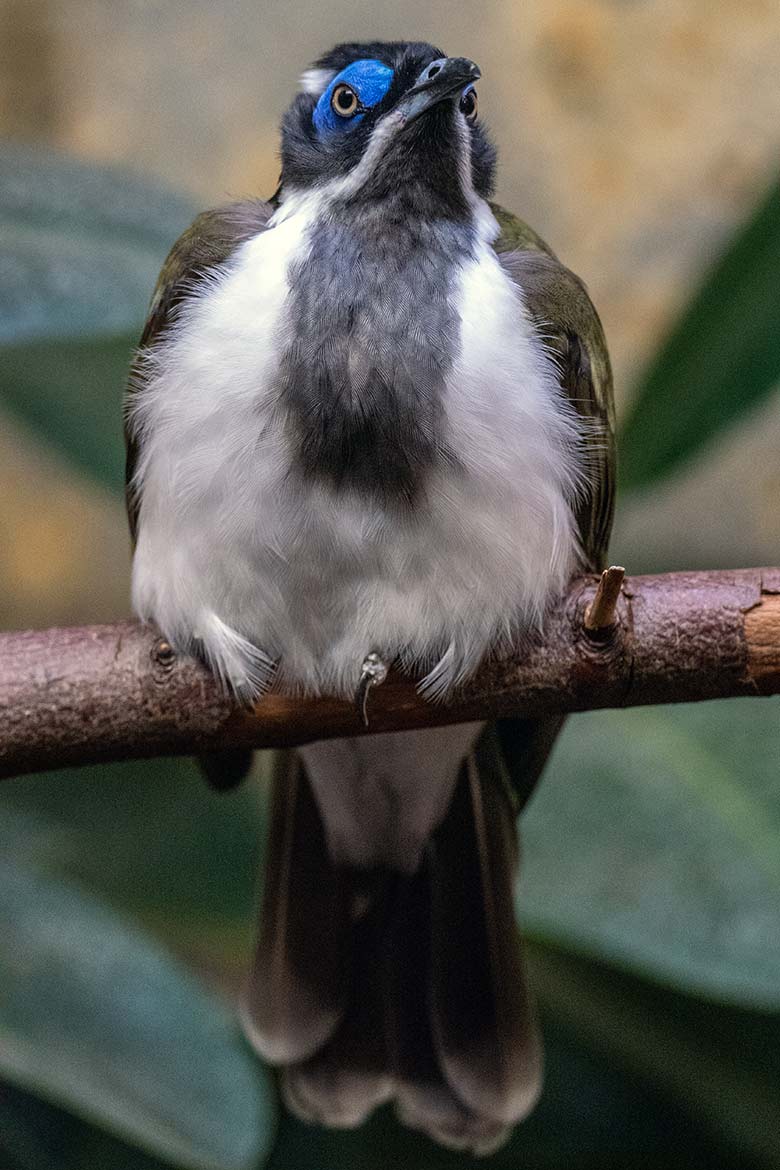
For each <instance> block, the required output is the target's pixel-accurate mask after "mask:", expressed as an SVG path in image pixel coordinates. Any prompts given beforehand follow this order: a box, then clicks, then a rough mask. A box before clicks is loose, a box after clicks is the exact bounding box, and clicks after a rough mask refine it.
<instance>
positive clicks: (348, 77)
mask: <svg viewBox="0 0 780 1170" xmlns="http://www.w3.org/2000/svg"><path fill="white" fill-rule="evenodd" d="M392 80H393V70H392V69H390V68H389V67H388V66H387V65H383V64H382V62H381V61H374V60H366V61H353V62H352V64H351V65H348V66H347V68H346V69H342V71H341V73H339V74H338V76H336V77H334V78H333V81H331V83H330V85H329V86H328V88H327V89H326V90H325V92H324V94H323V95H322V97H321V98H320V100H319V101H318V102H317V105H316V106H315V107H314V113H313V114H312V121H313V122H314V126H315V128H316V130H317V132H318V133H319V134H331V133H333V132H334V131H338V130H345V129H346V128H347V127H348V126H354V125H355V123H357V122H360V121H362V119H363V116H364V115H363V114H362V113H357V114H353V115H352V117H351V118H341V117H339V115H338V114H337V113H336V112H335V110H334V109H333V107H332V106H331V104H330V99H331V97H332V96H333V91H334V89H335V88H336V86H337V85H342V84H344V85H348V86H349V87H350V89H354V91H355V93H356V94H357V96H358V100H359V101H360V105H361V106H365V108H366V109H370V108H371V106H375V105H376V104H377V102H381V100H382V98H383V97H384V96H385V94H386V93H387V91H388V89H389V88H390V85H391V82H392Z"/></svg>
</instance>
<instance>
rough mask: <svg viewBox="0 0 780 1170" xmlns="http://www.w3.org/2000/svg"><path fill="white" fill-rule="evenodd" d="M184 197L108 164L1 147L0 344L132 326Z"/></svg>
mask: <svg viewBox="0 0 780 1170" xmlns="http://www.w3.org/2000/svg"><path fill="white" fill-rule="evenodd" d="M192 217H193V206H192V203H191V202H190V200H188V199H187V198H185V197H184V196H182V195H178V194H174V193H173V192H172V191H170V190H167V189H165V188H164V187H162V186H161V185H160V184H157V183H152V182H148V181H144V180H143V179H141V178H139V177H138V176H136V175H132V174H130V173H129V172H127V171H125V170H122V169H120V168H116V167H106V166H96V165H95V164H94V163H84V162H79V161H78V160H77V159H74V158H70V157H68V156H67V155H63V154H58V153H56V152H55V151H51V150H45V149H43V148H41V147H30V146H21V145H14V144H12V143H8V142H6V143H3V144H2V145H0V238H2V241H3V246H2V266H1V267H0V342H16V341H23V340H29V339H31V338H37V337H44V338H47V339H52V338H55V337H65V338H74V337H79V336H90V337H91V336H95V335H98V334H102V333H107V334H111V333H121V332H125V331H127V330H132V329H136V328H137V327H138V325H139V324H140V323H142V322H143V318H144V314H145V310H146V306H147V304H148V303H149V298H150V296H151V291H152V287H153V286H154V282H155V280H156V279H157V273H158V272H159V270H160V267H161V265H162V261H163V260H164V258H165V255H166V253H167V252H168V249H169V248H170V246H171V244H172V243H173V241H174V240H175V239H176V237H177V236H178V235H179V234H180V232H182V231H183V230H184V228H185V227H186V226H187V224H188V223H189V222H190V220H191V219H192Z"/></svg>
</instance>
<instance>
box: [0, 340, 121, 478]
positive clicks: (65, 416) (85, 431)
mask: <svg viewBox="0 0 780 1170" xmlns="http://www.w3.org/2000/svg"><path fill="white" fill-rule="evenodd" d="M137 341H138V331H136V332H135V333H133V334H121V335H119V336H116V337H115V336H105V337H104V336H97V337H91V338H83V337H80V338H76V339H72V340H71V339H67V338H62V339H60V340H55V341H48V340H44V339H40V340H37V341H30V342H24V343H23V344H21V345H5V346H0V405H2V406H3V407H8V408H10V409H12V410H13V411H14V412H15V413H16V414H17V415H18V416H19V417H20V418H22V419H23V420H24V421H25V422H26V423H27V425H28V426H30V427H31V428H32V429H33V430H35V431H37V433H38V434H39V435H40V436H41V437H42V438H44V439H45V440H46V441H47V442H48V443H49V444H50V445H51V446H52V447H53V448H54V449H55V450H56V451H59V452H60V454H62V455H64V456H65V457H66V458H67V460H68V461H69V462H70V463H72V464H74V465H75V466H76V467H78V468H79V470H80V471H82V472H85V473H86V474H87V475H90V476H92V478H93V479H97V480H98V481H99V482H100V483H103V484H104V485H105V486H107V487H109V488H112V489H113V490H114V491H121V490H122V488H123V486H124V472H125V453H124V438H123V435H122V394H123V391H124V386H125V382H126V381H127V371H128V368H129V365H130V358H131V356H132V352H133V346H134V345H136V343H137Z"/></svg>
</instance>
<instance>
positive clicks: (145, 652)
mask: <svg viewBox="0 0 780 1170" xmlns="http://www.w3.org/2000/svg"><path fill="white" fill-rule="evenodd" d="M596 585H597V581H596V578H592V577H590V578H579V579H577V580H576V581H574V582H573V583H572V586H571V589H570V590H569V593H568V594H567V595H566V597H565V598H564V599H563V601H562V603H561V604H560V606H559V607H558V608H557V609H556V610H555V611H554V612H553V613H552V614H551V615H550V617H549V620H548V621H547V623H546V627H545V631H544V636H543V637H542V636H540V637H538V638H535V639H533V640H531V641H529V642H528V643H527V644H525V645H518V646H517V647H515V648H514V650H513V651H512V653H511V654H509V655H507V656H506V657H503V658H501V659H494V660H492V661H490V662H488V663H486V664H485V665H484V666H483V667H482V668H481V670H480V671H479V673H478V674H477V676H476V677H475V678H474V679H472V680H471V681H470V682H469V683H468V684H467V685H466V686H464V687H463V688H462V690H461V691H459V692H458V694H457V696H456V697H455V699H454V700H453V701H452V702H450V703H449V704H447V705H446V706H445V705H432V704H430V703H426V702H425V701H424V700H422V699H421V698H420V697H419V696H418V695H417V693H416V691H415V688H414V682H413V681H412V680H410V679H408V678H403V677H401V676H399V675H395V674H392V673H391V675H390V678H389V679H388V681H387V682H386V683H384V684H383V685H382V686H378V687H376V688H374V690H373V691H372V695H371V705H370V718H371V728H370V729H371V731H391V730H401V729H405V728H412V727H425V726H429V725H433V724H436V723H454V722H458V721H461V720H466V719H475V718H483V717H488V716H494V715H531V716H540V715H549V714H553V713H565V712H568V711H584V710H589V709H595V708H599V707H628V706H635V705H642V704H648V703H680V702H688V701H692V700H697V699H713V698H725V697H728V696H732V695H768V694H777V693H780V568H777V569H740V570H734V571H719V572H708V573H668V574H665V575H663V576H656V577H632V578H627V579H626V581H625V582H624V584H623V589H622V592H621V593H620V595H619V596H616V597H615V598H613V599H612V601H611V602H610V605H612V603H613V602H614V603H616V608H615V609H614V624H611V625H609V626H608V628H607V629H606V630H604V629H599V630H598V635H599V636H598V637H594V636H593V631H592V630H591V631H588V630H586V627H585V615H586V612H587V611H588V608H589V606H591V605H592V604H593V601H594V597H595V594H596ZM610 612H612V611H610ZM361 733H363V728H362V726H361V723H360V719H359V717H358V713H357V712H356V710H355V707H354V705H353V704H352V703H348V702H341V701H335V700H332V699H316V700H315V699H300V698H295V697H289V696H285V695H276V694H270V695H267V696H265V698H263V699H262V700H261V701H260V702H259V703H258V704H257V706H256V707H255V709H254V710H253V711H247V710H241V709H236V707H235V706H234V705H233V704H231V702H230V701H229V700H227V699H226V698H225V697H224V696H223V695H222V694H221V693H220V691H219V689H218V687H217V685H216V684H215V682H214V680H213V679H212V678H211V676H210V675H209V674H208V672H207V671H206V670H205V669H204V668H203V667H202V666H200V665H199V664H198V663H196V662H193V661H192V660H190V659H178V658H177V657H176V655H174V654H173V653H172V652H171V651H170V647H168V646H167V643H164V642H163V640H162V639H161V638H159V637H158V636H157V635H156V634H155V632H154V631H153V630H151V629H149V628H148V627H144V626H141V625H139V624H137V623H134V622H119V623H117V624H116V625H107V626H85V627H83V628H79V629H64V630H59V629H54V630H43V631H35V630H33V631H27V632H24V633H9V634H0V776H14V775H18V774H21V773H24V772H35V771H41V770H43V769H46V768H55V767H62V766H64V765H71V764H89V763H94V762H96V761H100V760H123V759H130V758H139V757H148V756H158V755H187V754H192V753H195V752H204V751H210V750H214V749H217V748H225V747H238V746H243V745H251V746H254V747H278V746H289V745H293V744H299V743H305V742H306V741H308V740H312V739H324V738H328V737H331V736H338V735H359V734H361Z"/></svg>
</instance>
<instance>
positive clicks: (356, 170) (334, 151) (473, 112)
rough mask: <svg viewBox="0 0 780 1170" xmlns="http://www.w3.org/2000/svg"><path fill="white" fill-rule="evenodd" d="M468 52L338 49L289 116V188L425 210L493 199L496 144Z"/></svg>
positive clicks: (392, 46) (285, 144) (391, 45)
mask: <svg viewBox="0 0 780 1170" xmlns="http://www.w3.org/2000/svg"><path fill="white" fill-rule="evenodd" d="M479 76H480V72H479V69H478V67H477V66H476V65H475V64H474V62H473V61H469V60H468V59H467V58H465V57H446V56H445V55H444V54H443V53H442V52H441V50H440V49H437V48H434V46H433V45H429V44H425V43H408V42H401V41H391V42H371V43H366V44H344V45H337V46H336V48H335V49H332V50H331V51H330V52H329V53H326V54H325V55H324V56H323V57H320V59H319V60H318V61H317V62H315V64H314V65H313V66H312V67H311V68H310V69H308V70H307V71H306V72H305V73H304V75H303V78H302V81H301V90H302V91H301V92H300V93H299V94H298V95H297V96H296V97H295V99H294V100H293V102H292V104H291V105H290V107H289V109H288V110H287V112H286V114H285V116H284V120H283V122H282V152H281V153H282V190H283V192H284V193H285V194H286V193H287V192H288V191H290V190H299V191H300V190H307V189H320V190H322V191H323V192H328V193H330V194H331V195H332V196H333V197H334V198H338V199H345V200H347V201H352V200H378V199H382V198H385V197H387V196H389V195H399V196H400V197H401V198H404V200H405V201H406V200H407V199H408V200H409V201H413V202H414V205H415V206H416V207H417V209H418V210H419V211H421V212H424V211H425V209H426V206H428V205H430V207H431V209H432V210H433V211H434V212H435V213H436V214H441V213H442V211H443V210H446V211H447V212H448V213H450V214H453V215H457V214H467V213H468V210H469V206H470V203H471V201H472V200H473V193H474V192H476V193H477V194H478V195H482V196H485V197H486V196H488V195H489V194H490V191H491V189H492V184H493V173H494V170H495V150H494V149H493V146H492V144H491V142H490V139H489V138H488V136H487V134H486V131H485V129H484V127H483V126H482V124H481V123H480V120H479V117H478V111H477V93H476V89H475V82H476V81H477V80H478V79H479Z"/></svg>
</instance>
